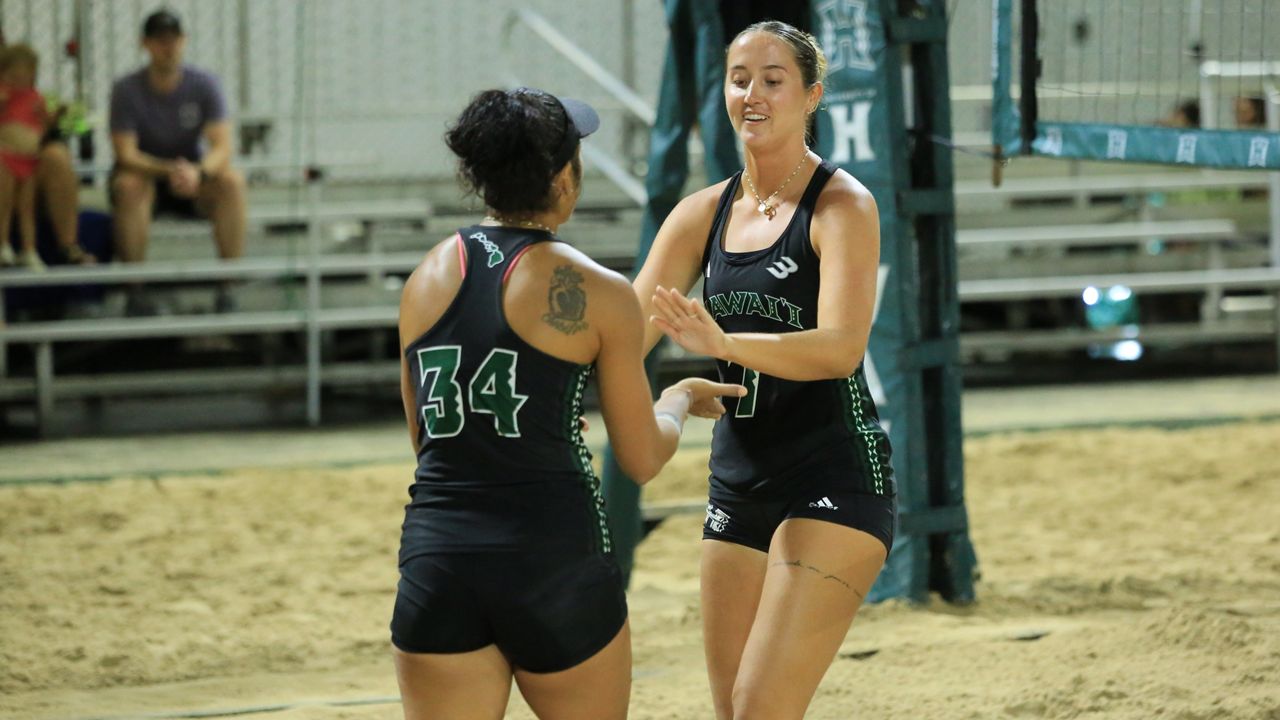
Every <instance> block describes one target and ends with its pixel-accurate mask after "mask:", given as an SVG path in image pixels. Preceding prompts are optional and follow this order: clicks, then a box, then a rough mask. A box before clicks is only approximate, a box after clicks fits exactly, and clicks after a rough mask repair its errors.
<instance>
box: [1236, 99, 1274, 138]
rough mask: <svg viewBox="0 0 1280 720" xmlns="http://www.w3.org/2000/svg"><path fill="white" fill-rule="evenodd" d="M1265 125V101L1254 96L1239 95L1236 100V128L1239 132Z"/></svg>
mask: <svg viewBox="0 0 1280 720" xmlns="http://www.w3.org/2000/svg"><path fill="white" fill-rule="evenodd" d="M1266 124H1267V106H1266V101H1265V100H1263V99H1262V98H1261V97H1258V96H1254V95H1241V96H1240V97H1238V98H1236V127H1238V128H1240V129H1241V130H1252V129H1254V128H1260V127H1264V126H1265V125H1266Z"/></svg>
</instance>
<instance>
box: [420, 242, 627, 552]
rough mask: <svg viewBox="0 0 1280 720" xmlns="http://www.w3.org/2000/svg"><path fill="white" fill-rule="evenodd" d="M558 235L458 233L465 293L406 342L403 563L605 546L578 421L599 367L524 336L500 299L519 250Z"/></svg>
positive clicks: (601, 548) (606, 549)
mask: <svg viewBox="0 0 1280 720" xmlns="http://www.w3.org/2000/svg"><path fill="white" fill-rule="evenodd" d="M555 240H556V239H555V236H553V235H552V234H550V233H548V232H543V231H538V230H522V229H521V230H517V229H512V228H502V227H488V226H473V227H469V228H463V229H462V230H459V231H458V235H457V243H458V252H459V253H460V255H461V256H462V260H461V262H462V263H463V267H464V268H465V272H464V275H463V278H462V285H461V287H460V288H459V289H458V294H457V296H456V297H455V298H454V299H453V302H452V303H451V304H450V305H449V308H448V309H447V310H446V311H445V313H444V315H443V316H442V317H441V318H440V320H439V322H437V323H436V324H435V325H434V326H433V327H432V328H431V329H430V330H428V331H427V332H426V333H424V334H423V335H422V336H421V337H419V338H418V339H416V340H414V341H413V342H412V343H410V344H409V346H408V347H407V348H406V349H405V353H406V356H407V360H408V364H409V372H410V379H411V381H412V382H413V383H414V385H415V392H416V395H417V401H416V403H415V407H416V412H417V420H418V428H419V430H418V440H419V444H420V450H419V452H418V470H417V472H416V474H415V479H414V483H413V485H412V486H410V488H409V495H410V497H411V498H412V500H411V501H410V503H409V505H408V506H407V508H406V517H405V526H404V534H403V537H402V543H401V544H402V547H401V562H404V561H405V560H407V559H409V558H410V557H413V556H414V555H417V554H421V553H423V552H430V551H439V550H516V549H520V550H529V549H561V550H566V551H581V550H590V551H598V552H609V551H610V543H609V533H608V530H607V528H606V526H605V516H604V501H603V499H602V497H601V495H600V491H599V481H598V479H597V478H596V475H595V473H594V472H593V470H592V468H591V454H590V452H588V450H587V447H586V444H585V443H584V442H583V439H582V431H581V428H580V426H579V423H578V419H579V417H580V416H581V415H582V393H583V390H584V389H585V387H586V383H587V377H588V375H589V374H590V372H591V369H592V366H591V365H579V364H576V363H571V362H568V361H565V360H561V359H559V358H555V357H552V356H550V355H548V354H546V353H544V352H542V351H540V350H538V349H536V348H534V347H533V346H532V345H529V344H528V343H526V342H525V341H524V340H522V339H520V337H519V336H518V335H516V334H515V332H514V331H513V330H512V329H511V326H510V325H508V324H507V320H506V316H505V313H504V312H503V309H502V286H503V281H504V278H505V276H506V275H507V274H508V273H509V272H510V270H511V269H512V268H513V267H514V263H515V261H516V260H517V258H518V257H519V256H520V254H521V253H522V252H524V251H525V250H527V249H528V248H530V247H532V246H533V245H535V244H537V243H540V242H552V241H555ZM571 272H572V271H571ZM579 280H580V278H579ZM561 290H564V288H561ZM551 292H553V293H554V292H557V288H556V286H555V284H554V282H553V285H552V288H551Z"/></svg>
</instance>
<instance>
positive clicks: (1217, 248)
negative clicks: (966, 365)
mask: <svg viewBox="0 0 1280 720" xmlns="http://www.w3.org/2000/svg"><path fill="white" fill-rule="evenodd" d="M1237 238H1239V232H1238V230H1237V229H1236V225H1235V223H1234V222H1231V221H1229V220H1185V221H1165V222H1160V221H1148V222H1131V223H1108V224H1099V225H1054V226H1044V227H1014V228H987V229H971V230H961V231H959V232H957V236H956V244H957V247H958V248H959V249H960V250H961V251H964V250H965V249H979V248H1013V247H1021V248H1047V247H1051V248H1071V247H1095V246H1104V245H1125V244H1142V243H1145V242H1148V241H1151V240H1157V239H1159V240H1171V241H1178V242H1194V243H1202V244H1205V245H1207V246H1208V267H1207V268H1206V269H1203V270H1185V271H1176V272H1132V273H1097V274H1088V275H1072V276H1052V277H1017V278H996V279H967V280H961V281H960V283H959V288H958V292H959V298H960V300H961V302H970V303H971V302H1017V301H1025V300H1036V299H1047V298H1066V297H1077V298H1078V297H1080V295H1081V293H1082V292H1083V291H1084V290H1085V289H1086V288H1088V287H1097V288H1107V287H1111V286H1117V285H1122V286H1125V287H1128V288H1129V289H1131V290H1133V291H1135V292H1147V293H1178V292H1205V293H1206V297H1207V301H1206V303H1205V307H1206V308H1217V306H1218V302H1219V300H1220V299H1221V297H1222V293H1223V292H1224V291H1228V290H1262V291H1270V292H1273V293H1276V294H1280V268H1274V267H1246V268H1224V267H1223V266H1222V252H1221V243H1222V242H1224V241H1229V240H1233V239H1237ZM1273 307H1275V308H1276V311H1275V313H1274V316H1273V317H1272V318H1271V319H1270V321H1266V320H1252V321H1246V322H1233V323H1225V324H1222V325H1216V324H1213V323H1212V322H1211V321H1214V320H1217V319H1218V315H1217V313H1216V312H1205V313H1204V315H1203V317H1202V320H1201V322H1198V323H1171V324H1155V325H1151V324H1148V325H1142V326H1139V327H1137V328H1107V329H1099V330H1091V329H1084V328H1058V329H1053V330H1035V331H1028V330H1022V329H1019V330H1012V331H993V332H977V333H965V334H964V335H963V336H962V337H961V346H962V348H965V349H968V350H994V351H1008V350H1024V351H1043V350H1067V349H1075V348H1081V347H1086V346H1088V345H1091V344H1093V343H1099V342H1115V341H1119V340H1123V339H1141V340H1142V341H1143V342H1147V343H1152V344H1165V345H1171V344H1177V345H1187V344H1195V343H1206V342H1230V341H1242V340H1260V339H1266V338H1268V337H1271V338H1273V339H1275V341H1276V343H1277V349H1278V351H1280V302H1276V303H1275V304H1274V305H1273Z"/></svg>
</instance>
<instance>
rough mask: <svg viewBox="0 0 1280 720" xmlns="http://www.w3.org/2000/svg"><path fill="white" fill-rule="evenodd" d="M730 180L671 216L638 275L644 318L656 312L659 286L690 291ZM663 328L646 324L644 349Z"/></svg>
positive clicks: (686, 202) (650, 347)
mask: <svg viewBox="0 0 1280 720" xmlns="http://www.w3.org/2000/svg"><path fill="white" fill-rule="evenodd" d="M725 184H726V183H717V184H715V185H713V186H711V187H709V188H706V189H704V190H700V191H698V192H696V193H694V194H693V195H690V196H689V197H687V198H685V199H684V200H681V201H680V203H679V204H678V205H676V207H675V209H674V210H672V211H671V214H670V215H668V216H667V219H666V221H665V222H663V223H662V227H661V228H659V230H658V235H657V236H656V237H655V238H654V239H653V247H652V248H651V249H650V251H649V257H648V258H646V259H645V262H644V267H642V268H641V269H640V272H639V273H638V274H637V275H636V279H635V282H633V283H632V287H633V288H635V293H636V297H638V298H639V299H640V312H641V317H643V318H645V319H646V320H647V319H648V317H649V316H650V315H651V314H652V313H653V291H654V290H655V289H656V288H658V287H665V288H676V289H677V290H679V291H680V292H681V293H682V294H683V293H687V292H689V289H690V288H692V287H693V285H694V283H696V282H697V281H698V273H699V272H701V271H702V268H701V264H702V251H703V249H704V248H705V247H706V243H707V234H708V233H709V232H711V223H712V220H713V219H714V216H715V209H716V200H717V199H718V198H719V197H720V193H721V192H723V191H724V186H725ZM661 337H662V331H661V330H659V329H658V328H657V326H655V325H654V324H653V323H650V322H645V324H644V344H643V349H642V352H643V354H644V355H648V354H649V351H651V350H653V346H654V345H657V344H658V340H659V339H660V338H661Z"/></svg>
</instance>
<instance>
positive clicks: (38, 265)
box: [18, 250, 49, 273]
mask: <svg viewBox="0 0 1280 720" xmlns="http://www.w3.org/2000/svg"><path fill="white" fill-rule="evenodd" d="M18 264H19V265H21V266H22V267H24V268H26V269H28V270H30V271H31V272H38V273H42V272H44V271H46V270H48V269H49V268H47V267H45V264H44V261H43V260H41V259H40V256H39V255H38V254H37V253H36V251H35V250H28V251H27V252H24V253H22V255H21V257H19V258H18Z"/></svg>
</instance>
